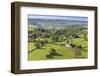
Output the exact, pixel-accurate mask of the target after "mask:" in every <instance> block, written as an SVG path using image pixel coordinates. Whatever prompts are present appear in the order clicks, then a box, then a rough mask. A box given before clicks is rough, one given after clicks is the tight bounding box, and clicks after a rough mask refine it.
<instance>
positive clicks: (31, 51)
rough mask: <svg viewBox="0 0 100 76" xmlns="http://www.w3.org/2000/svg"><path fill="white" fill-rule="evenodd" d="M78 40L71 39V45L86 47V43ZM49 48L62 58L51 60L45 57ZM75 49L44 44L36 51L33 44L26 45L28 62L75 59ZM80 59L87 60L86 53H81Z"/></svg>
mask: <svg viewBox="0 0 100 76" xmlns="http://www.w3.org/2000/svg"><path fill="white" fill-rule="evenodd" d="M81 41H82V38H80V39H73V43H75V44H77V45H78V44H80V43H81V45H82V46H86V44H87V43H86V42H84V41H83V42H81ZM50 48H54V49H55V50H56V52H57V53H59V54H61V55H62V56H54V57H53V58H47V57H46V55H47V54H48V53H49V50H50ZM75 50H76V49H75V48H66V47H64V46H60V45H55V44H46V45H44V46H42V47H41V48H40V49H36V47H35V46H34V43H32V42H30V43H29V44H28V60H29V61H33V60H52V59H53V60H54V59H75ZM80 58H87V51H82V56H80Z"/></svg>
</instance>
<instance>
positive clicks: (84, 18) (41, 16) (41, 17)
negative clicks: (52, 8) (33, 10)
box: [28, 15, 88, 22]
mask: <svg viewBox="0 0 100 76" xmlns="http://www.w3.org/2000/svg"><path fill="white" fill-rule="evenodd" d="M28 19H58V20H59V19H61V20H75V21H85V22H88V17H81V16H53V15H52V16H50V15H29V16H28Z"/></svg>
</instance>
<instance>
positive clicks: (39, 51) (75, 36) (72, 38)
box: [28, 16, 88, 61]
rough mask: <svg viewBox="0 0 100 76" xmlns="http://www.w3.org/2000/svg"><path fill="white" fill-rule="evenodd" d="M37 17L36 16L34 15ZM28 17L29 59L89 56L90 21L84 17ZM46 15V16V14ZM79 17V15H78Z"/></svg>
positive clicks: (80, 57) (82, 57) (81, 57)
mask: <svg viewBox="0 0 100 76" xmlns="http://www.w3.org/2000/svg"><path fill="white" fill-rule="evenodd" d="M34 17H35V16H34ZM34 17H29V18H28V19H29V20H28V60H29V61H34V60H56V59H84V58H87V57H88V32H87V31H88V28H87V27H88V21H87V20H85V19H87V18H84V17H83V20H82V17H81V18H80V19H81V20H80V19H79V20H78V19H77V17H73V18H70V17H68V18H69V20H68V18H66V19H65V17H64V18H63V17H60V18H62V19H60V18H59V17H58V18H59V19H54V18H52V19H51V18H50V17H48V19H41V17H40V19H37V18H36V17H35V18H34ZM44 17H46V16H44ZM78 18H79V17H78Z"/></svg>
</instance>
